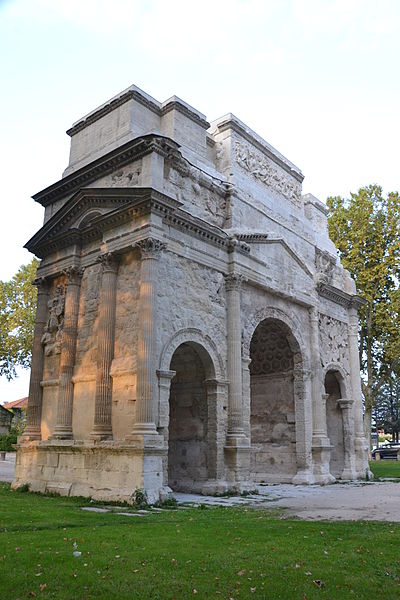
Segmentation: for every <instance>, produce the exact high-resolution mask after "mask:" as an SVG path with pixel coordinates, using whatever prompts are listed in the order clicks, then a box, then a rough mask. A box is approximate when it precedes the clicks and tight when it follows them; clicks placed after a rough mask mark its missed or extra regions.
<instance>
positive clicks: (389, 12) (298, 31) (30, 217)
mask: <svg viewBox="0 0 400 600" xmlns="http://www.w3.org/2000/svg"><path fill="white" fill-rule="evenodd" d="M399 27H400V2H399V1H398V0H380V1H379V2H377V1H376V0H229V1H225V0H212V1H211V0H202V1H201V2H189V1H188V0H168V2H166V1H165V0H112V2H110V1H109V0H0V73H1V77H0V86H1V93H0V115H1V117H0V159H1V173H2V177H1V180H2V190H3V194H2V195H3V197H2V204H3V211H2V219H1V235H0V279H2V280H7V279H10V278H11V277H12V276H13V274H14V273H15V272H16V271H17V270H18V268H19V266H20V265H21V264H26V263H28V262H29V261H30V260H31V258H32V256H31V255H30V254H29V253H28V252H27V251H26V250H24V249H23V245H24V244H25V243H26V242H27V240H28V239H29V238H30V237H31V236H32V235H33V234H34V233H35V232H36V231H37V230H38V229H39V228H40V226H41V224H42V219H43V208H42V207H41V206H40V205H36V203H35V202H34V201H33V200H32V199H31V196H32V194H34V193H36V192H38V191H40V190H41V189H43V188H45V187H47V186H48V185H50V184H51V183H54V182H55V181H57V180H58V179H60V178H61V176H62V172H63V170H64V169H65V167H66V166H67V164H68V153H69V137H68V136H67V135H66V134H65V131H66V130H67V129H68V128H69V127H70V126H71V124H72V123H73V122H75V121H77V120H78V119H79V118H80V117H82V116H83V115H85V114H86V113H88V112H89V111H91V110H92V109H94V108H96V107H97V106H99V105H100V104H102V103H103V102H105V101H106V100H108V99H109V98H111V97H112V96H114V95H116V94H118V93H119V92H120V91H122V90H123V89H125V88H126V87H128V86H129V85H131V84H135V85H137V86H138V87H140V88H142V89H143V90H144V91H146V92H147V93H148V94H150V95H151V96H153V97H154V98H156V99H157V100H159V101H164V100H166V99H167V98H169V97H170V96H172V95H177V96H179V97H180V98H182V99H183V100H185V101H186V102H188V103H189V104H191V105H192V106H194V107H195V108H196V109H198V110H200V111H201V112H202V113H204V114H205V115H206V116H207V118H208V120H213V119H215V118H217V117H220V116H222V115H224V114H226V113H228V112H232V113H234V114H235V115H236V116H237V117H239V118H240V119H241V120H242V121H244V122H245V123H246V124H247V125H248V126H249V127H251V128H252V129H254V130H255V131H256V132H257V133H258V134H259V135H261V136H262V137H263V138H264V139H266V140H267V141H268V142H269V143H270V144H272V145H273V146H274V147H275V148H277V149H278V150H279V151H280V152H281V153H282V154H284V155H285V156H286V157H287V158H288V159H289V160H291V161H292V162H294V163H295V164H296V165H297V166H298V167H300V168H301V170H302V171H303V173H304V175H305V179H304V183H303V192H304V193H308V192H311V193H313V194H314V195H315V196H317V197H318V198H320V199H321V200H323V201H325V200H326V198H327V197H328V196H330V195H342V196H348V195H349V194H350V192H352V191H353V192H356V191H357V190H358V189H359V188H360V187H362V186H364V185H368V184H371V183H378V184H380V185H381V186H382V187H383V189H384V191H385V192H389V191H392V190H399V189H400V181H399V177H400V175H399V173H400V170H399V143H400V141H399V140H400V120H399V107H400V76H399V75H400V68H399V64H400V36H399V34H398V31H399ZM28 383H29V373H28V372H21V374H20V376H19V378H18V379H17V380H16V381H14V382H12V383H8V382H7V381H6V379H5V378H4V377H0V402H3V401H9V400H14V399H17V398H19V397H21V396H25V395H27V393H28Z"/></svg>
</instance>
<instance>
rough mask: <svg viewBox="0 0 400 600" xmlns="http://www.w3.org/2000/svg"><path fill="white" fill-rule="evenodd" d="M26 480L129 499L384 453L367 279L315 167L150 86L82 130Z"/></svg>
mask: <svg viewBox="0 0 400 600" xmlns="http://www.w3.org/2000/svg"><path fill="white" fill-rule="evenodd" d="M67 133H68V135H69V136H70V138H71V152H70V159H69V164H68V166H67V168H66V170H65V171H64V173H63V176H62V178H61V179H60V180H59V181H57V182H55V183H53V184H52V185H50V186H49V187H47V188H46V189H44V190H43V191H41V192H39V193H37V194H35V196H34V199H35V201H36V202H38V203H39V204H41V205H42V206H43V208H44V222H43V226H42V228H41V229H40V230H39V231H38V232H37V233H35V234H34V235H33V237H32V238H31V239H30V240H29V242H28V243H27V244H26V247H27V248H28V249H29V250H30V251H31V252H33V253H34V254H35V255H36V256H37V257H38V258H40V259H41V263H40V267H39V269H38V274H37V280H36V285H37V290H38V302H37V317H36V325H35V334H34V344H33V354H32V370H31V381H30V389H29V407H28V416H27V426H26V430H25V433H24V435H23V436H22V437H21V438H20V440H19V443H18V457H17V465H16V470H15V479H14V482H13V486H14V487H18V486H20V485H22V484H28V485H29V486H30V487H31V489H33V490H39V491H52V492H57V493H60V494H65V495H84V496H92V497H94V498H101V499H110V500H127V501H130V500H131V499H132V497H133V496H134V494H135V491H136V490H138V489H141V490H144V491H145V492H146V494H147V496H148V498H149V500H150V501H156V500H158V499H160V498H161V499H163V498H166V497H168V494H170V492H171V490H185V491H196V492H201V493H218V492H223V491H226V490H236V491H243V490H246V489H251V488H253V487H254V485H255V484H257V483H261V482H264V481H265V482H289V483H290V482H291V483H321V484H324V483H329V482H331V481H334V480H336V479H360V478H363V477H365V476H366V473H367V471H368V463H367V452H366V449H367V448H366V441H365V438H364V433H363V427H362V403H361V390H360V373H359V359H358V349H357V325H358V321H357V310H358V308H359V307H360V305H361V304H362V299H360V298H359V297H358V296H357V295H356V293H355V285H354V282H353V281H352V280H351V278H350V276H349V274H348V272H347V271H345V270H344V269H343V268H342V266H341V264H340V261H339V259H338V257H337V253H336V249H335V247H334V245H333V243H332V242H331V240H330V239H329V236H328V227H327V208H326V206H325V205H324V204H323V203H322V202H320V201H319V200H318V199H317V198H315V197H314V196H313V195H311V194H305V195H303V194H302V181H303V174H302V172H301V171H300V169H299V168H298V167H296V166H295V165H294V164H293V163H291V162H290V161H289V160H288V159H287V158H285V157H284V156H283V155H282V154H280V153H279V152H277V151H276V150H275V149H274V148H273V147H272V146H270V145H269V144H268V143H267V142H266V141H265V140H263V139H262V138H261V137H260V136H259V135H257V134H256V133H255V132H253V131H251V130H250V129H249V128H248V127H247V126H246V125H245V124H244V123H242V122H241V121H240V120H239V119H238V118H237V117H235V116H234V115H232V114H228V115H226V116H224V117H221V118H219V119H216V120H215V121H213V122H212V123H208V122H207V120H206V118H205V116H204V115H203V114H202V113H201V112H199V111H198V110H196V109H194V108H193V107H191V106H189V105H188V104H186V103H185V102H183V101H182V100H180V99H179V98H177V97H175V96H174V97H172V98H170V99H169V100H167V101H166V102H158V101H157V100H155V99H154V98H151V97H150V96H149V95H148V94H146V93H144V92H143V91H142V90H140V89H139V88H137V87H135V86H131V87H130V88H128V89H127V90H124V92H122V93H121V94H119V95H117V96H116V97H114V98H112V99H111V100H110V101H109V102H106V103H105V104H103V105H102V106H101V107H99V108H98V109H95V110H94V111H92V112H91V113H90V114H89V115H87V116H86V117H85V118H83V119H81V120H80V121H77V122H76V123H75V124H74V125H73V126H72V127H71V129H69V130H68V132H67Z"/></svg>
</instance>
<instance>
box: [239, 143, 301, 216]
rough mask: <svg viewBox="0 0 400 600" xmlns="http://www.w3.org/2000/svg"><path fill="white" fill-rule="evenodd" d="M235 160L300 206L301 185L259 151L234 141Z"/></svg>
mask: <svg viewBox="0 0 400 600" xmlns="http://www.w3.org/2000/svg"><path fill="white" fill-rule="evenodd" d="M235 160H236V162H237V163H238V164H239V165H240V166H241V167H242V169H244V170H245V171H247V172H248V173H250V174H251V175H252V176H253V177H254V178H255V179H258V180H259V181H261V182H262V183H265V185H267V186H268V187H270V188H271V189H273V190H274V191H275V192H277V193H278V194H281V195H282V196H284V197H285V198H286V199H287V200H289V201H290V202H292V203H293V204H294V205H295V206H297V207H298V208H300V207H301V185H300V183H299V182H298V181H296V180H295V179H293V178H291V177H290V175H288V174H287V173H285V172H284V171H283V170H282V169H280V168H279V167H277V166H275V165H274V163H273V161H272V160H270V159H269V158H267V157H266V156H264V155H262V154H261V152H258V151H256V150H252V149H250V147H249V146H248V145H247V144H244V143H243V142H239V141H236V142H235Z"/></svg>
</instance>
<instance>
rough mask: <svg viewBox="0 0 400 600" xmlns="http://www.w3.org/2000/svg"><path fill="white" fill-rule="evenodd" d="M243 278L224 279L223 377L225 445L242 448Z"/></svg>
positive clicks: (229, 276)
mask: <svg viewBox="0 0 400 600" xmlns="http://www.w3.org/2000/svg"><path fill="white" fill-rule="evenodd" d="M242 283H243V276H242V275H239V274H237V273H229V274H228V275H226V276H225V289H226V309H227V318H226V321H227V323H226V326H227V374H228V381H229V402H228V433H227V445H228V446H229V445H233V446H235V445H238V444H239V445H242V443H243V440H246V437H245V435H244V428H243V403H242V327H241V318H240V290H241V287H242Z"/></svg>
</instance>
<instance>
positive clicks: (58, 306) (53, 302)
mask: <svg viewBox="0 0 400 600" xmlns="http://www.w3.org/2000/svg"><path fill="white" fill-rule="evenodd" d="M47 308H48V318H47V323H46V325H45V328H44V333H43V336H42V340H41V342H42V344H43V346H44V353H45V355H46V356H51V355H52V354H60V351H61V337H62V329H63V325H64V308H65V288H64V286H63V285H61V284H60V285H57V287H56V289H55V292H54V294H53V295H52V296H51V297H50V299H49V301H48V303H47Z"/></svg>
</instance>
